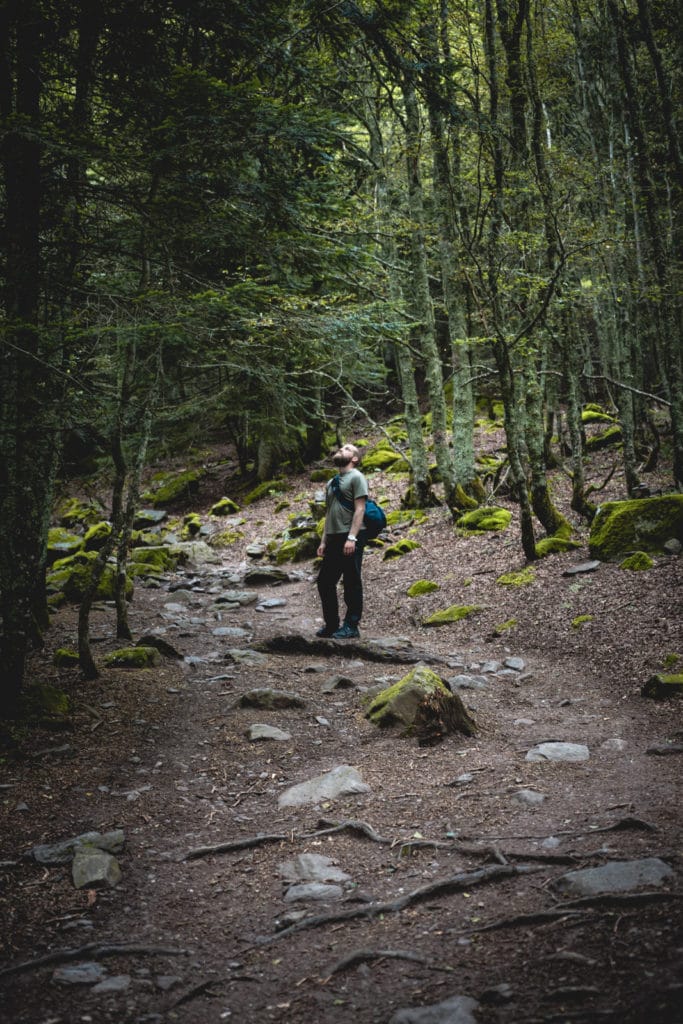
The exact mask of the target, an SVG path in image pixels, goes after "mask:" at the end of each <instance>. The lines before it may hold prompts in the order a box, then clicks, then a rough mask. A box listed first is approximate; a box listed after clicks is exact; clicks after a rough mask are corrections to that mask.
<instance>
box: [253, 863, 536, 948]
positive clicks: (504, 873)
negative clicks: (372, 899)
mask: <svg viewBox="0 0 683 1024" xmlns="http://www.w3.org/2000/svg"><path fill="white" fill-rule="evenodd" d="M540 870H541V869H540V868H537V867H532V866H530V865H526V864H520V865H519V866H518V867H515V866H514V865H512V864H506V865H503V864H494V865H491V866H490V867H486V868H479V870H478V871H465V872H460V873H459V874H457V875H451V876H450V877H449V878H443V879H441V880H440V881H437V882H430V883H429V885H423V886H421V887H420V888H419V889H413V891H412V892H408V893H405V895H403V896H399V897H398V898H397V899H395V900H388V901H386V902H382V903H368V904H366V905H365V906H363V907H354V908H353V909H352V910H340V911H337V912H336V913H332V914H317V915H315V916H314V917H306V918H304V919H303V920H302V921H297V922H296V923H295V924H293V925H290V926H289V928H283V929H282V931H280V932H276V933H275V934H274V935H266V936H263V937H262V938H260V939H258V940H257V944H258V945H263V946H266V945H269V944H270V943H272V942H277V941H278V940H279V939H282V938H285V937H288V936H290V935H293V934H294V932H299V931H303V930H304V929H307V928H320V927H322V926H323V925H326V924H334V923H336V922H341V921H353V920H355V919H356V918H359V917H366V918H368V919H372V918H374V917H378V916H379V915H380V914H394V913H397V912H398V911H400V910H405V908H406V907H409V906H411V904H413V903H419V902H421V901H422V900H426V899H430V898H432V897H434V896H440V895H446V894H447V893H449V892H460V891H461V890H462V889H470V888H472V887H473V886H475V885H481V884H484V883H486V882H493V881H501V880H502V879H506V878H513V877H514V876H515V875H526V874H531V873H532V872H534V871H540Z"/></svg>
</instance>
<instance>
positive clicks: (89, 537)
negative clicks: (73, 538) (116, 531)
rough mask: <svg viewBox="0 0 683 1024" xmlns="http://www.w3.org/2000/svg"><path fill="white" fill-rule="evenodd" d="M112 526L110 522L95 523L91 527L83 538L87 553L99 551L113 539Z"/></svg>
mask: <svg viewBox="0 0 683 1024" xmlns="http://www.w3.org/2000/svg"><path fill="white" fill-rule="evenodd" d="M111 530H112V526H111V523H108V522H99V523H95V524H94V525H93V526H91V527H89V528H88V530H87V531H86V534H85V537H84V538H83V547H84V548H85V550H86V551H99V550H100V549H101V548H103V547H104V545H105V544H106V543H107V541H108V540H109V538H110V537H111Z"/></svg>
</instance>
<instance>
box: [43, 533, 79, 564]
mask: <svg viewBox="0 0 683 1024" xmlns="http://www.w3.org/2000/svg"><path fill="white" fill-rule="evenodd" d="M82 547H83V538H82V537H79V536H78V535H77V534H75V533H69V532H68V530H64V529H63V528H62V527H60V526H55V527H53V528H52V529H51V530H48V534H47V561H48V565H52V564H53V563H54V562H57V561H59V559H60V558H65V557H66V556H67V555H73V554H75V553H76V551H80V550H81V548H82Z"/></svg>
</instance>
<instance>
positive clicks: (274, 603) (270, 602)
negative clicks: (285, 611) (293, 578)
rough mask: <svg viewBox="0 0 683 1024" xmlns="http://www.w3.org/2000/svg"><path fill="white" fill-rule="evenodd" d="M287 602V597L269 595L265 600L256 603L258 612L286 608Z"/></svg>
mask: <svg viewBox="0 0 683 1024" xmlns="http://www.w3.org/2000/svg"><path fill="white" fill-rule="evenodd" d="M286 604H287V598H286V597H268V598H266V600H265V601H260V602H259V603H258V604H257V605H256V611H257V612H267V611H269V610H270V609H271V608H284V606H285V605H286Z"/></svg>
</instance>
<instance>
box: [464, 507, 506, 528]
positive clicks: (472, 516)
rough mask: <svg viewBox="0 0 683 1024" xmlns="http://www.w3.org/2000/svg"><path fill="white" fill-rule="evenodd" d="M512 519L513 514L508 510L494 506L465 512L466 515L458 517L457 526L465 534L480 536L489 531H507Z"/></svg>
mask: <svg viewBox="0 0 683 1024" xmlns="http://www.w3.org/2000/svg"><path fill="white" fill-rule="evenodd" d="M511 519H512V512H510V511H509V510H508V509H506V508H499V507H497V506H494V505H492V506H490V507H487V506H484V507H483V508H475V509H472V511H471V512H465V513H464V515H461V516H458V518H457V519H456V521H455V525H456V526H457V527H458V529H459V530H462V531H463V532H465V533H470V534H479V533H486V532H488V531H489V530H493V531H500V530H505V529H507V527H508V526H509V525H510V521H511Z"/></svg>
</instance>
